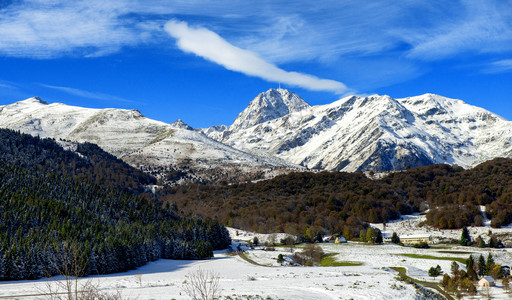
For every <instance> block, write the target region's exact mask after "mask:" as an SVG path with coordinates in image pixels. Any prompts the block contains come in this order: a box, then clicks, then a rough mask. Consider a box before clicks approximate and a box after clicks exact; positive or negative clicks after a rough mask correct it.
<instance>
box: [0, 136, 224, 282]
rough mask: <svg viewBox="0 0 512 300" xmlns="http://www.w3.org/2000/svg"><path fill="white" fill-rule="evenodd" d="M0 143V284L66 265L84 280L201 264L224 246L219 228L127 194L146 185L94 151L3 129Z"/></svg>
mask: <svg viewBox="0 0 512 300" xmlns="http://www.w3.org/2000/svg"><path fill="white" fill-rule="evenodd" d="M0 137H1V143H0V153H1V154H0V179H1V181H0V280H10V279H26V278H39V277H41V276H45V275H54V274H57V273H58V272H59V269H60V270H62V269H65V268H66V267H69V264H75V266H80V268H79V269H80V275H87V274H98V273H99V274H102V273H111V272H118V271H123V270H127V269H131V268H134V267H137V266H140V265H143V264H145V263H147V262H148V261H150V260H155V259H157V258H160V257H163V258H180V259H192V258H208V257H211V256H212V251H213V250H214V249H221V248H225V247H227V246H228V245H229V243H230V238H229V235H228V233H227V230H226V229H225V228H224V227H223V226H222V225H220V224H218V223H216V222H211V221H202V220H200V219H191V218H182V217H178V216H176V214H175V212H174V211H172V210H171V209H164V208H162V206H161V203H160V202H157V201H155V200H153V199H151V200H148V199H146V198H143V197H141V196H140V195H137V194H136V193H134V191H136V190H140V187H141V186H142V183H151V182H152V181H153V180H154V179H152V178H151V177H149V176H147V175H144V174H142V173H140V172H139V171H137V170H134V169H132V168H131V167H129V166H127V165H125V164H123V163H122V162H119V161H117V162H116V161H114V162H113V160H112V157H109V155H108V154H106V153H104V152H103V151H101V149H99V148H97V147H95V146H92V145H90V144H86V145H81V146H79V147H78V152H80V153H81V154H82V157H81V156H79V155H78V154H76V153H73V152H70V151H65V150H63V149H62V148H61V147H59V146H58V145H57V144H56V143H55V142H54V141H52V140H49V139H39V138H37V137H31V136H29V135H23V134H19V133H16V132H13V131H8V130H0ZM114 160H115V159H114ZM95 182H96V183H95ZM127 184H128V186H129V187H130V188H129V189H126V188H119V187H124V186H125V185H127ZM130 185H131V186H130ZM167 207H169V206H167ZM74 254H76V255H74ZM73 256H75V258H76V259H74V260H72V259H70V257H73Z"/></svg>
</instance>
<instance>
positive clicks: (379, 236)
mask: <svg viewBox="0 0 512 300" xmlns="http://www.w3.org/2000/svg"><path fill="white" fill-rule="evenodd" d="M375 234H376V237H375V243H376V244H382V242H383V240H382V232H381V231H380V229H378V228H377V229H376V233H375Z"/></svg>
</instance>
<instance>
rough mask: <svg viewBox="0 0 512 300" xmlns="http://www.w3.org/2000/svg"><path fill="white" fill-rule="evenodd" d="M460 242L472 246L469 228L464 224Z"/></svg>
mask: <svg viewBox="0 0 512 300" xmlns="http://www.w3.org/2000/svg"><path fill="white" fill-rule="evenodd" d="M460 244H461V245H462V246H470V245H471V237H470V236H469V231H468V229H467V228H466V227H465V226H464V227H462V234H461V237H460Z"/></svg>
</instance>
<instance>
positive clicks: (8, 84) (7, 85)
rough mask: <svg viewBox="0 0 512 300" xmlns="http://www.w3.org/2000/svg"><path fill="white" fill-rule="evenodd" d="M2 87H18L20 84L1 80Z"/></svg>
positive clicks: (0, 85) (0, 86)
mask: <svg viewBox="0 0 512 300" xmlns="http://www.w3.org/2000/svg"><path fill="white" fill-rule="evenodd" d="M0 88H2V89H17V88H18V85H17V84H16V83H14V82H10V81H5V80H0Z"/></svg>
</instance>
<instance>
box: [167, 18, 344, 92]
mask: <svg viewBox="0 0 512 300" xmlns="http://www.w3.org/2000/svg"><path fill="white" fill-rule="evenodd" d="M165 31H166V32H167V33H168V34H169V35H171V36H172V37H173V38H175V39H176V44H177V46H178V47H179V48H180V49H181V50H182V51H184V52H188V53H193V54H195V55H197V56H200V57H203V58H205V59H207V60H209V61H211V62H214V63H217V64H219V65H221V66H223V67H225V68H226V69H228V70H231V71H236V72H240V73H243V74H246V75H249V76H255V77H259V78H261V79H264V80H267V81H271V82H281V83H285V84H289V85H293V86H299V87H302V88H305V89H308V90H314V91H331V92H335V93H339V94H341V93H344V92H346V91H347V87H346V86H345V85H344V84H343V83H341V82H338V81H335V80H330V79H321V78H318V77H315V76H312V75H308V74H303V73H298V72H289V71H285V70H283V69H280V68H278V67H277V66H275V65H273V64H271V63H269V62H267V61H265V60H264V59H263V58H261V57H260V56H258V54H256V53H254V52H251V51H249V50H245V49H241V48H238V47H236V46H233V45H232V44H230V43H229V42H227V41H226V40H224V39H223V38H222V37H220V36H219V35H218V34H217V33H215V32H213V31H210V30H208V29H206V28H201V27H197V28H193V27H190V26H188V24H187V23H186V22H180V21H176V20H171V21H169V22H167V24H165Z"/></svg>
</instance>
